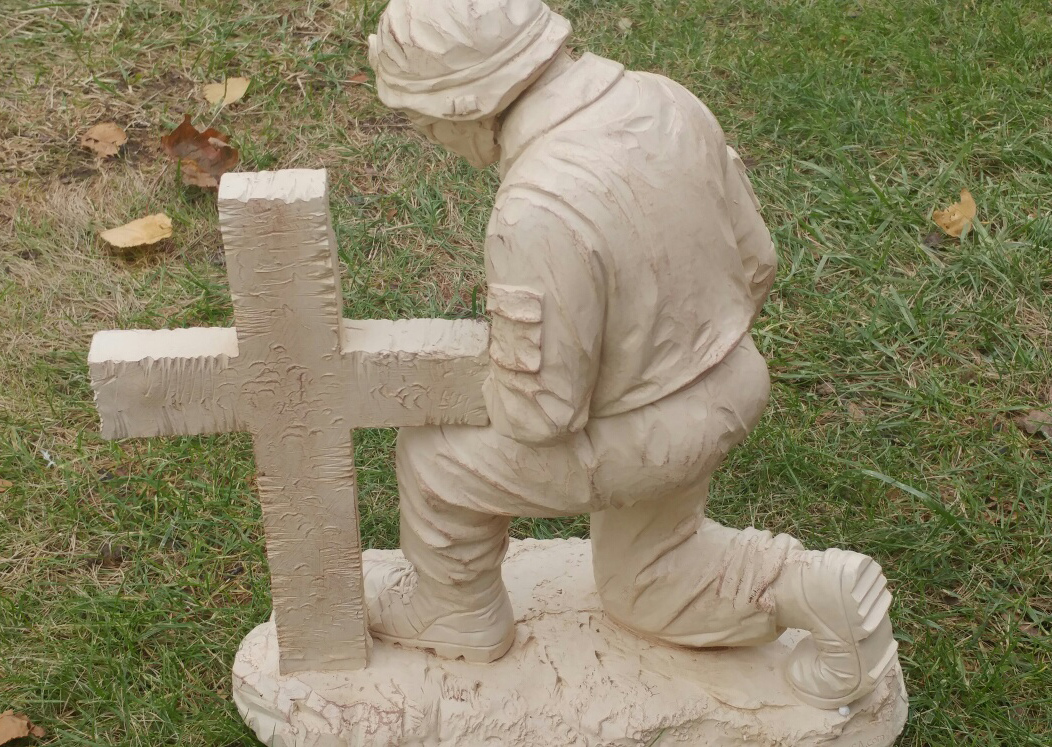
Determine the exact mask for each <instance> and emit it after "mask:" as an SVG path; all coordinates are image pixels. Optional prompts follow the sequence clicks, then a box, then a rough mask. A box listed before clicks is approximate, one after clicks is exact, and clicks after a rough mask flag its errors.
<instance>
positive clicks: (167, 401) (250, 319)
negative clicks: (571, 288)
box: [88, 169, 489, 671]
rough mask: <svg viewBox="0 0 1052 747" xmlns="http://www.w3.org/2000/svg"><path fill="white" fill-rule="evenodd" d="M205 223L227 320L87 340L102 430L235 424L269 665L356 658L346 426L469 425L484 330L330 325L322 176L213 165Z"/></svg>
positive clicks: (119, 434) (332, 283)
mask: <svg viewBox="0 0 1052 747" xmlns="http://www.w3.org/2000/svg"><path fill="white" fill-rule="evenodd" d="M219 222H220V227H221V228H222V230H223V242H224V245H225V248H226V265H227V272H228V274H229V277H230V288H231V292H232V295H233V302H234V317H235V321H236V322H237V326H236V327H235V328H232V329H220V328H204V329H173V330H120V331H104V332H99V333H98V334H96V335H95V338H94V340H92V345H91V350H90V352H89V353H88V364H89V367H90V370H91V383H92V387H93V388H94V389H95V398H96V403H97V405H98V408H99V413H100V414H101V415H102V435H103V436H104V437H105V438H128V437H150V436H166V435H197V434H202V433H222V432H229V431H248V432H249V433H251V434H252V441H253V446H254V451H255V458H256V469H257V484H258V487H259V497H260V502H261V503H262V506H263V521H264V526H265V529H266V535H267V557H268V560H269V562H270V572H271V588H272V592H273V598H274V611H275V612H274V613H275V619H276V624H277V627H278V637H279V639H280V640H281V660H282V670H283V671H302V670H344V669H354V668H356V667H362V666H364V665H365V661H366V641H367V634H366V630H365V609H364V606H363V603H362V602H363V599H362V573H361V552H360V550H359V541H358V513H357V499H356V495H355V474H354V447H353V443H352V433H351V432H352V429H354V428H363V427H370V426H372V427H377V426H423V425H429V424H435V423H458V424H473V425H485V424H486V423H487V422H488V417H487V415H486V409H485V404H484V402H483V399H482V393H481V391H482V383H483V381H484V380H485V377H486V374H487V368H488V363H489V356H488V354H487V352H486V345H487V340H488V331H489V330H488V327H487V325H486V324H485V323H484V322H478V321H474V320H455V321H454V320H443V319H406V320H399V321H389V320H369V321H356V320H349V319H343V318H342V316H341V311H342V309H341V295H340V278H339V263H338V261H337V257H336V239H335V236H334V233H333V229H332V225H331V222H330V219H329V201H328V194H327V177H326V173H325V171H323V170H305V169H293V170H286V171H276V172H262V173H257V174H248V173H246V174H226V175H225V176H224V177H223V181H222V184H221V185H220V188H219Z"/></svg>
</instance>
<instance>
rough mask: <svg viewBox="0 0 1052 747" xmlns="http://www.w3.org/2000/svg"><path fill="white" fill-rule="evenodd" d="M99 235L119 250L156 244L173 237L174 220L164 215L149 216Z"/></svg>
mask: <svg viewBox="0 0 1052 747" xmlns="http://www.w3.org/2000/svg"><path fill="white" fill-rule="evenodd" d="M99 235H100V236H101V237H102V240H103V241H105V242H106V243H107V244H109V245H110V246H115V247H117V248H119V249H128V248H131V247H133V246H145V245H146V244H156V243H157V242H158V241H160V240H161V239H167V238H168V237H169V236H171V235H172V219H171V218H169V217H168V216H167V215H165V214H164V213H157V214H156V215H147V216H146V217H145V218H139V219H138V220H133V221H132V222H131V223H125V224H124V225H123V226H118V227H117V228H111V229H110V230H108V231H103V232H102V233H101V234H99Z"/></svg>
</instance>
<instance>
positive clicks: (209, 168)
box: [161, 114, 240, 189]
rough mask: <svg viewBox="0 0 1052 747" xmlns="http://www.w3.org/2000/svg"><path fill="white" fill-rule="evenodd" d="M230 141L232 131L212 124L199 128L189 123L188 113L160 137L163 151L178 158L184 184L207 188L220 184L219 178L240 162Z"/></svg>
mask: <svg viewBox="0 0 1052 747" xmlns="http://www.w3.org/2000/svg"><path fill="white" fill-rule="evenodd" d="M229 142H230V136H229V135H224V134H223V133H221V132H219V130H216V129H213V128H211V127H209V128H208V129H207V130H205V131H204V132H198V130H197V128H196V127H194V126H193V125H192V124H191V123H190V115H189V114H187V115H186V116H185V117H184V118H183V122H182V124H180V125H179V126H178V127H176V128H175V129H174V130H172V131H171V132H170V133H169V134H167V135H165V136H164V137H162V138H161V146H162V147H163V148H164V152H165V153H167V154H168V155H169V156H171V157H172V158H174V159H175V160H176V161H178V162H179V168H180V169H181V170H182V174H183V184H190V185H193V186H195V187H205V188H207V189H216V188H218V187H219V178H220V177H221V176H223V174H225V173H226V172H228V171H230V170H231V169H233V168H234V167H235V166H237V162H238V159H239V158H240V156H239V155H238V152H237V149H236V148H231V147H230V146H229V145H228V143H229Z"/></svg>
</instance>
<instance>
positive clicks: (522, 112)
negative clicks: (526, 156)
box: [499, 53, 625, 178]
mask: <svg viewBox="0 0 1052 747" xmlns="http://www.w3.org/2000/svg"><path fill="white" fill-rule="evenodd" d="M624 73H625V68H624V66H623V65H621V64H620V63H617V62H614V61H613V60H607V59H605V58H603V57H598V56H596V55H594V54H591V53H587V54H585V55H584V56H583V57H581V59H579V60H577V62H575V63H574V64H573V65H572V66H571V67H569V68H568V69H567V70H566V71H565V72H563V73H561V74H560V75H557V76H556V77H554V78H552V79H551V80H549V81H546V82H544V83H541V84H539V85H537V86H534V87H533V88H529V89H527V91H526V93H524V94H523V95H522V96H521V97H520V98H519V100H518V101H516V102H515V104H514V106H513V107H512V108H511V110H510V111H509V112H508V113H507V115H506V116H505V118H504V121H503V122H502V123H501V130H500V137H499V140H500V148H501V161H500V175H501V177H502V178H503V177H504V176H505V175H506V174H507V173H508V171H510V170H511V167H512V166H513V165H514V163H515V161H516V160H518V158H519V156H521V155H522V153H523V151H525V150H526V149H527V148H528V147H529V146H530V145H531V144H533V142H534V141H535V140H537V138H539V137H541V136H542V135H545V134H547V133H549V132H551V131H552V130H553V129H555V128H556V127H558V126H559V125H560V124H562V123H563V122H565V121H566V120H568V119H569V118H570V117H572V116H573V115H574V114H576V113H577V112H579V111H581V110H582V109H584V108H585V107H587V106H589V105H590V104H592V103H594V102H595V101H596V100H598V99H599V98H600V97H601V96H602V95H603V94H605V93H606V92H607V91H609V90H610V89H611V88H612V87H613V86H614V84H615V83H617V81H619V80H620V79H621V76H622V75H624Z"/></svg>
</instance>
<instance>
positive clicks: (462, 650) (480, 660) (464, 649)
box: [369, 627, 515, 664]
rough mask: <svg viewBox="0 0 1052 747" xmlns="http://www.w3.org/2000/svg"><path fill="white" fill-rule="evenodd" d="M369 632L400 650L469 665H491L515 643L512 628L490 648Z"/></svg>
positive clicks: (513, 629)
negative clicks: (400, 648)
mask: <svg viewBox="0 0 1052 747" xmlns="http://www.w3.org/2000/svg"><path fill="white" fill-rule="evenodd" d="M369 632H370V633H371V634H372V636H373V637H374V638H378V639H379V640H381V641H386V642H388V643H393V644H395V645H396V646H401V647H402V648H411V649H416V650H418V651H423V652H425V653H430V654H433V655H435V656H438V657H440V658H442V659H451V660H456V659H463V660H464V661H466V662H468V663H470V664H492V663H493V662H495V661H496V660H497V659H499V658H501V657H502V656H504V654H506V653H508V651H510V650H511V647H512V645H514V643H515V628H514V627H512V629H511V630H510V631H508V634H507V635H506V636H505V637H504V639H503V640H501V641H500V642H499V643H495V644H493V645H492V646H467V645H462V644H458V643H443V642H441V641H422V640H420V639H418V638H401V637H399V636H396V635H388V634H387V633H377V632H375V631H369Z"/></svg>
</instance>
